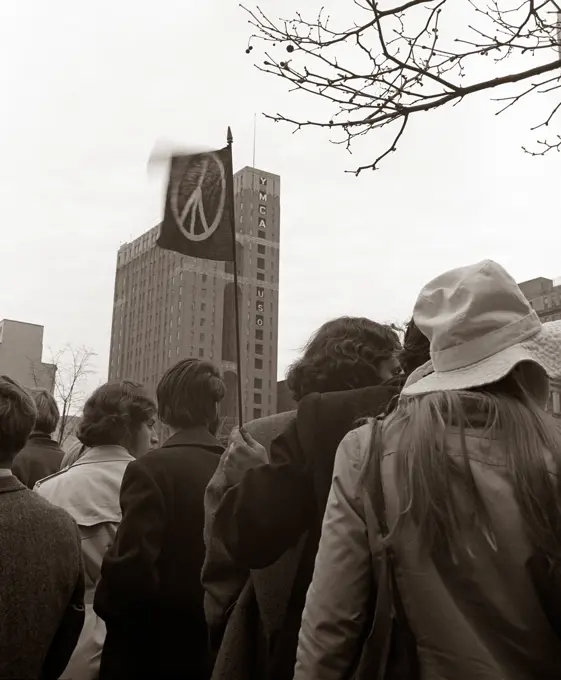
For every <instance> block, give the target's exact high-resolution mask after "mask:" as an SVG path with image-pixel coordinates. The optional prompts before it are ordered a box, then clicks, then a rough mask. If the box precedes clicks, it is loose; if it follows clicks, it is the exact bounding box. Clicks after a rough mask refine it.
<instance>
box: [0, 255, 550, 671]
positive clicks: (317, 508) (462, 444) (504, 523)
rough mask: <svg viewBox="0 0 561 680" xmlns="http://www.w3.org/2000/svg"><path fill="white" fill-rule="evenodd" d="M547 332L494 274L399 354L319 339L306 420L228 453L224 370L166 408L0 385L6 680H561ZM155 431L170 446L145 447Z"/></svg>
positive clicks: (449, 276)
mask: <svg viewBox="0 0 561 680" xmlns="http://www.w3.org/2000/svg"><path fill="white" fill-rule="evenodd" d="M550 380H561V322H555V321H554V322H548V323H542V322H541V321H540V319H539V317H538V315H537V314H536V312H535V311H534V310H533V309H532V307H531V305H530V304H529V303H528V301H527V300H526V299H525V297H524V295H523V294H522V292H521V291H520V289H519V288H518V286H517V284H516V282H515V281H514V279H513V278H512V277H511V276H510V275H509V274H508V273H507V272H506V271H505V270H504V269H503V268H502V267H501V266H500V265H498V264H496V263H495V262H492V261H490V260H486V261H483V262H479V263H477V264H475V265H471V266H467V267H462V268H459V269H454V270H451V271H448V272H445V273H443V274H442V275H440V276H438V277H437V278H435V279H434V280H432V281H430V282H429V283H428V284H427V285H426V286H424V288H423V289H422V291H421V292H420V294H419V296H418V299H417V301H416V303H415V306H414V312H413V316H412V319H411V321H410V323H409V324H408V326H407V329H406V332H405V335H404V337H403V341H402V342H401V341H400V337H399V336H398V333H397V332H396V329H394V328H393V327H391V326H389V325H387V324H382V323H377V322H375V321H372V320H369V319H366V318H355V317H342V318H339V319H335V320H333V321H331V322H328V323H326V324H325V325H324V326H322V327H321V328H320V329H319V330H318V331H317V332H316V333H315V334H314V336H313V337H312V339H311V340H310V342H309V343H308V345H307V346H306V347H305V349H304V351H303V353H302V356H301V357H300V358H299V359H298V360H297V361H296V362H295V363H294V364H293V366H292V367H291V368H290V370H289V373H288V376H287V382H288V385H289V387H290V389H291V391H292V394H293V396H294V400H295V402H296V408H295V409H294V411H291V412H288V413H281V414H277V415H272V416H268V417H265V418H261V419H259V420H255V421H253V422H251V423H248V424H246V425H245V426H244V427H242V428H241V429H240V428H236V429H234V430H233V432H232V433H231V434H230V438H229V443H228V446H227V448H226V450H224V447H223V446H222V445H221V444H220V441H219V439H218V438H217V435H218V429H219V424H220V402H221V401H222V400H223V398H224V396H225V391H226V390H225V386H224V383H223V381H222V378H221V375H220V372H219V369H218V368H217V367H215V366H214V365H213V364H212V363H210V362H207V361H204V360H201V359H186V360H182V361H180V362H179V363H177V364H176V365H175V366H173V367H171V368H170V369H169V370H168V371H167V372H166V373H165V375H164V376H163V377H162V379H161V381H160V383H159V385H158V388H157V394H156V400H155V401H154V400H153V399H152V398H151V397H150V395H149V394H148V393H147V391H146V389H145V388H144V387H143V386H142V385H140V384H137V383H134V382H130V381H121V382H110V383H107V384H105V385H103V386H101V387H99V388H98V389H97V390H96V391H95V392H94V393H93V394H92V395H91V396H90V397H89V399H88V400H87V401H86V403H85V406H84V410H83V416H82V418H81V422H80V427H79V432H78V439H79V441H80V444H81V446H80V448H79V449H78V450H76V451H75V452H72V454H71V455H64V453H63V451H62V450H61V449H60V447H59V446H58V444H57V443H56V442H55V441H54V439H53V433H54V432H55V430H56V427H57V421H58V418H59V414H58V409H57V405H56V402H55V400H54V399H53V397H52V396H51V395H50V394H49V393H47V392H44V391H40V390H32V391H27V390H25V389H24V388H23V387H22V386H20V385H18V384H17V383H15V382H14V381H13V380H11V379H10V378H9V377H6V376H3V377H0V542H1V544H2V545H4V548H5V550H4V551H3V559H2V564H3V579H2V583H1V584H0V608H1V610H0V621H1V622H2V626H1V627H0V678H11V679H14V680H54V679H58V678H61V679H62V680H98V679H99V680H148V679H162V680H179V678H183V679H185V680H187V679H189V680H347V679H353V680H367V679H368V680H371V679H373V678H378V679H382V678H385V679H387V680H406V679H407V680H415V679H417V678H418V679H419V680H420V679H423V680H425V679H426V680H451V679H452V678H453V679H454V680H475V679H476V678H477V679H478V680H535V679H537V678H540V679H542V678H543V679H550V678H551V679H552V680H553V678H560V677H561V494H560V491H561V489H560V483H559V481H558V480H559V479H561V477H560V474H561V429H560V426H559V421H556V420H555V418H554V417H553V416H552V414H551V413H550V412H549V411H548V409H547V404H548V398H549V394H550ZM157 422H159V423H161V424H162V425H164V426H165V427H166V429H167V431H168V432H169V436H168V437H167V439H166V440H165V441H162V442H160V441H159V440H158V438H157V436H156V430H155V426H156V423H157Z"/></svg>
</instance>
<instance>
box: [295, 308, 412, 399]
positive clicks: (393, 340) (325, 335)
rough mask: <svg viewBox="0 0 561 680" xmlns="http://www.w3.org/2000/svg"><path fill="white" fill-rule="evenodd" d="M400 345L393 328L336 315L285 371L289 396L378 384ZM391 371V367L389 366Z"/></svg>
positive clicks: (302, 395) (296, 396) (298, 397)
mask: <svg viewBox="0 0 561 680" xmlns="http://www.w3.org/2000/svg"><path fill="white" fill-rule="evenodd" d="M399 348H400V344H399V338H398V335H397V333H396V332H395V330H394V329H393V328H392V327H391V326H388V325H383V324H379V323H376V322H375V321H371V320H370V319H366V318H362V317H347V316H345V317H340V318H338V319H334V320H333V321H328V322H327V323H326V324H324V325H323V326H322V327H321V328H320V329H319V330H318V331H317V333H316V334H315V335H314V336H313V337H312V338H311V339H310V341H309V342H308V344H307V345H306V348H305V350H304V354H303V356H302V358H301V359H299V360H298V361H296V362H295V363H294V364H293V365H292V366H291V367H290V369H289V371H288V374H287V379H286V382H287V385H288V387H289V389H290V390H291V391H292V395H293V398H294V399H295V400H296V401H300V400H301V399H303V398H304V397H305V396H306V395H308V394H312V393H313V392H342V391H344V390H352V389H359V388H361V387H370V386H372V385H378V384H380V383H381V382H383V381H384V380H385V379H387V377H388V376H385V375H384V372H385V370H386V368H387V367H388V366H390V362H392V360H393V358H394V354H395V352H396V351H397V350H398V349H399ZM390 372H391V369H390Z"/></svg>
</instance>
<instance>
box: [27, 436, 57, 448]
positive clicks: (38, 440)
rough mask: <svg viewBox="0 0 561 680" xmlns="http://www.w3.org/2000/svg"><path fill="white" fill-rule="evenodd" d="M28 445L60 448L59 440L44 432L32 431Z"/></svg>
mask: <svg viewBox="0 0 561 680" xmlns="http://www.w3.org/2000/svg"><path fill="white" fill-rule="evenodd" d="M27 446H41V447H42V448H44V447H47V448H50V449H57V450H59V449H60V446H59V444H58V442H55V440H54V439H52V437H49V435H48V434H44V433H43V432H32V433H31V434H30V435H29V439H28V440H27Z"/></svg>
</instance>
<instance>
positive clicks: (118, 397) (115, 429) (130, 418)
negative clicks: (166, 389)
mask: <svg viewBox="0 0 561 680" xmlns="http://www.w3.org/2000/svg"><path fill="white" fill-rule="evenodd" d="M155 414H156V404H155V403H154V401H153V400H152V399H151V398H150V397H149V395H148V393H147V391H146V389H145V388H144V386H143V385H141V384H139V383H135V382H131V381H129V380H123V381H120V382H119V381H115V382H108V383H105V385H102V386H101V387H98V388H97V390H95V392H94V393H93V394H92V395H91V396H90V397H89V399H88V400H87V401H86V403H85V405H84V413H83V416H82V419H81V422H80V427H79V429H78V435H77V437H78V439H79V441H80V442H81V443H82V444H83V445H84V446H86V447H87V448H93V447H95V446H124V447H125V448H128V445H129V443H130V442H131V441H134V439H135V436H136V434H137V432H138V431H139V430H140V428H141V426H142V424H144V423H146V422H148V421H150V420H151V419H153V418H154V416H155Z"/></svg>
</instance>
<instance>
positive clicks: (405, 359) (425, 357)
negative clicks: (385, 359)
mask: <svg viewBox="0 0 561 680" xmlns="http://www.w3.org/2000/svg"><path fill="white" fill-rule="evenodd" d="M397 358H398V359H399V363H400V365H401V368H402V370H403V373H404V375H405V376H408V375H410V374H411V373H413V371H414V370H415V369H417V368H419V366H422V365H423V364H426V363H427V361H429V360H430V342H429V339H428V338H427V337H426V336H425V335H424V334H423V333H422V332H421V330H420V329H419V327H418V326H417V324H416V323H415V319H413V318H412V319H411V320H410V321H409V323H408V324H407V327H406V329H405V337H404V338H403V348H402V349H401V351H400V352H399V353H398V355H397Z"/></svg>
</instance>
